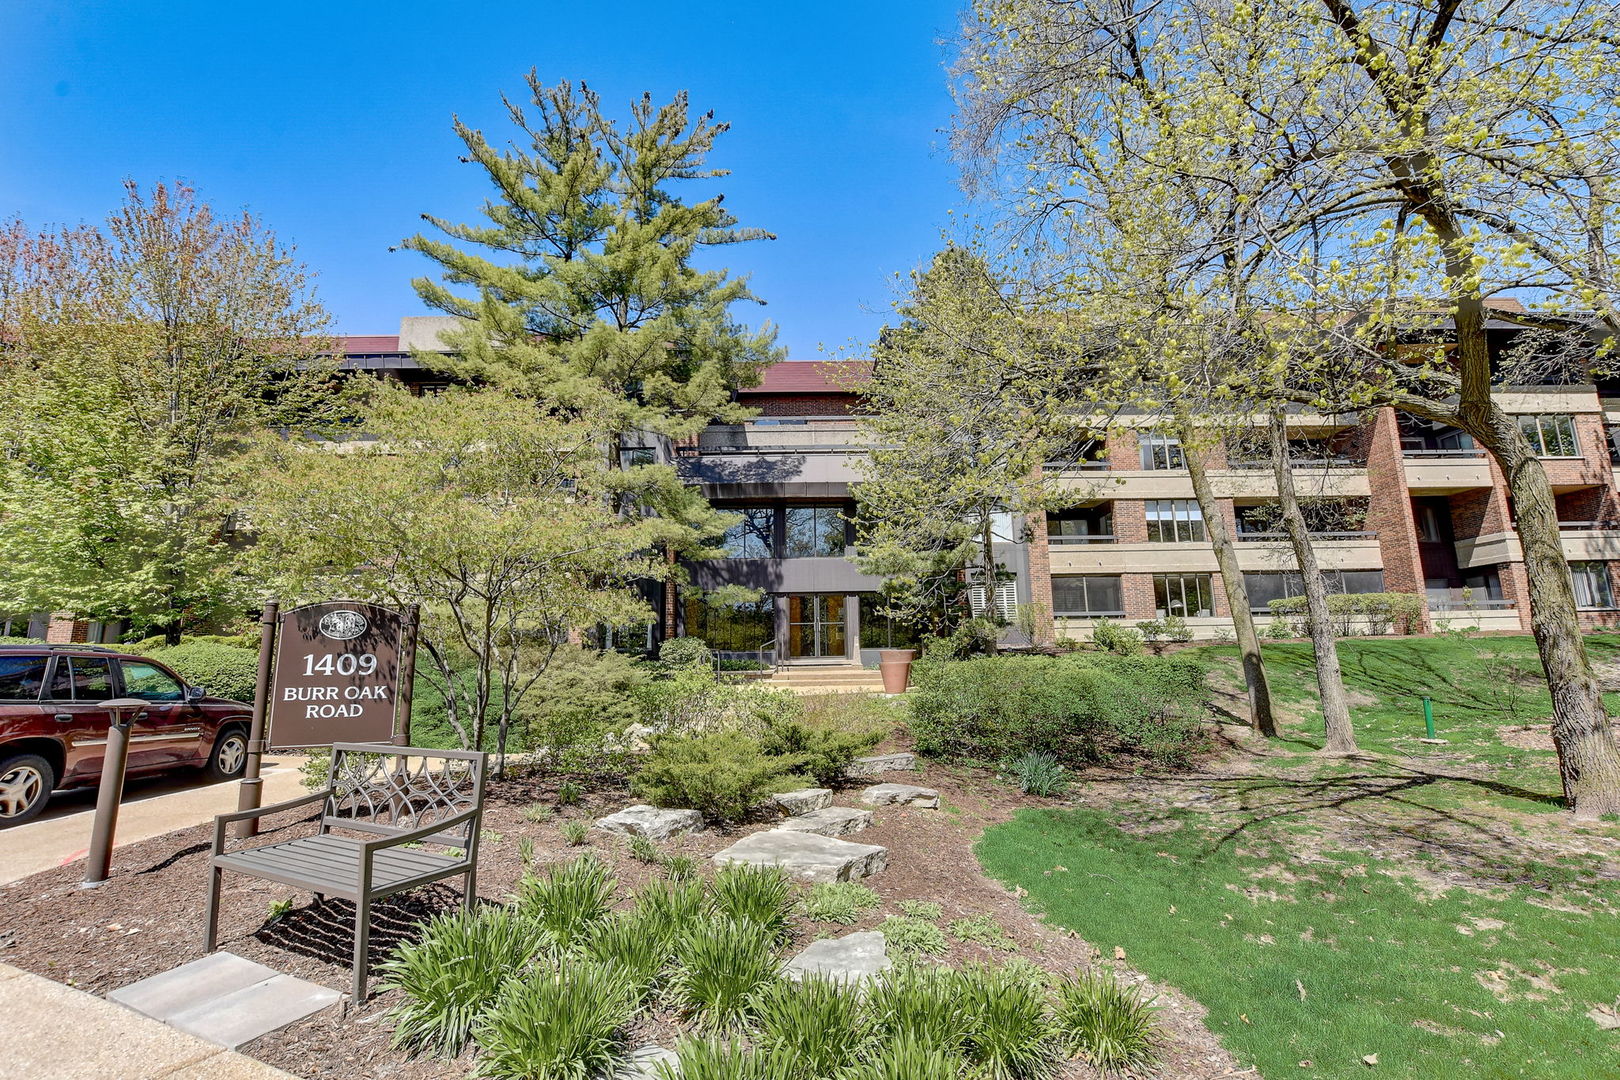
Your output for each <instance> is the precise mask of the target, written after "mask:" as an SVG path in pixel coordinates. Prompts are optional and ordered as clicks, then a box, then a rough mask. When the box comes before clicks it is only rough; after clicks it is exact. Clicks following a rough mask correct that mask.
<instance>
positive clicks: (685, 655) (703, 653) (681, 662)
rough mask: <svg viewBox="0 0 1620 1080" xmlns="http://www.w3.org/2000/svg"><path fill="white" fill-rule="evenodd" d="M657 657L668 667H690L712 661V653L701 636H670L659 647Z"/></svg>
mask: <svg viewBox="0 0 1620 1080" xmlns="http://www.w3.org/2000/svg"><path fill="white" fill-rule="evenodd" d="M658 659H659V660H661V661H662V662H663V663H666V664H668V665H669V666H670V667H691V666H694V665H697V664H711V663H713V662H714V653H712V652H710V651H709V646H708V643H707V642H705V641H704V640H703V639H702V638H695V637H678V638H670V639H669V640H668V641H666V642H664V644H663V645H661V646H660V647H659V649H658Z"/></svg>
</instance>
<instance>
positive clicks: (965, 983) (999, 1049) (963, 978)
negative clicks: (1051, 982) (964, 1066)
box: [956, 967, 1058, 1080]
mask: <svg viewBox="0 0 1620 1080" xmlns="http://www.w3.org/2000/svg"><path fill="white" fill-rule="evenodd" d="M956 982H957V989H958V995H959V997H958V1000H959V1001H960V1003H961V1007H962V1015H963V1018H964V1025H963V1026H964V1028H965V1030H966V1036H967V1038H966V1042H965V1045H964V1056H965V1057H966V1058H967V1059H968V1063H969V1064H970V1065H972V1066H973V1067H974V1068H975V1070H977V1071H976V1074H975V1075H979V1076H983V1077H986V1078H988V1080H1045V1078H1046V1077H1049V1076H1051V1075H1052V1074H1053V1072H1054V1071H1055V1070H1056V1067H1057V1058H1058V1054H1057V1050H1058V1046H1057V1041H1056V1039H1055V1038H1054V1037H1053V1029H1052V1021H1051V1018H1050V1017H1049V1016H1048V1015H1047V1011H1046V1003H1047V995H1046V987H1045V986H1043V985H1042V984H1041V983H1040V981H1039V980H1038V979H1037V978H1034V977H1031V973H1030V972H1029V970H1028V969H1027V968H1023V967H1019V968H1011V967H970V968H965V969H964V970H962V971H959V972H957V976H956Z"/></svg>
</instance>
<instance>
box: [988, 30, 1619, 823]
mask: <svg viewBox="0 0 1620 1080" xmlns="http://www.w3.org/2000/svg"><path fill="white" fill-rule="evenodd" d="M1615 14H1616V8H1615V5H1614V4H1612V3H1575V2H1573V0H1546V2H1534V3H1525V2H1513V0H1510V2H1508V3H1505V4H1499V5H1491V6H1486V5H1483V4H1477V3H1464V2H1462V0H1444V2H1442V3H1440V4H1438V5H1419V4H1415V3H1406V2H1394V3H1381V4H1372V3H1360V2H1354V0H1260V2H1258V3H1247V4H1239V5H1227V4H1219V3H1215V2H1213V0H1175V2H1171V3H1157V2H1155V3H1147V2H1143V0H1075V2H1072V3H1061V4H1059V3H1045V2H1041V0H1010V2H997V3H990V2H986V3H985V4H982V5H980V6H979V7H978V9H977V12H976V18H975V19H974V20H973V21H972V23H971V26H970V30H969V36H970V39H971V40H970V42H969V43H968V45H967V47H966V48H965V49H964V63H963V76H964V81H963V83H962V87H963V90H964V97H965V101H966V104H967V108H966V110H965V114H964V115H965V117H966V118H967V122H966V123H964V125H963V127H962V129H961V134H962V138H963V142H962V145H963V146H964V147H966V148H969V149H971V150H972V151H973V152H974V155H975V156H976V157H977V159H978V160H980V161H986V160H989V159H990V158H991V157H994V156H996V154H995V153H992V152H1000V151H1005V152H1006V153H1004V154H1001V155H1000V157H999V160H1000V163H1002V164H1014V165H1016V167H1017V173H1016V174H1017V176H1018V178H1019V179H1018V183H1017V191H1019V192H1020V193H1022V194H1021V196H1020V198H1019V199H1018V201H1017V204H1016V206H1014V207H1013V214H1012V216H1013V217H1014V218H1018V219H1021V220H1023V221H1024V222H1025V223H1027V224H1033V225H1038V226H1054V225H1058V226H1063V227H1064V231H1065V232H1066V233H1067V235H1066V237H1065V239H1066V240H1068V241H1070V242H1072V243H1073V245H1074V246H1073V247H1071V248H1070V253H1071V254H1072V255H1073V256H1074V257H1075V258H1076V259H1077V260H1078V261H1080V262H1082V263H1088V264H1095V261H1096V254H1097V253H1096V250H1095V248H1094V243H1095V241H1096V239H1097V236H1098V234H1097V233H1096V232H1095V231H1092V227H1093V225H1094V224H1095V222H1096V220H1097V218H1098V215H1100V216H1101V217H1102V218H1103V219H1109V218H1110V217H1111V216H1117V215H1120V214H1124V215H1125V218H1126V220H1134V219H1133V218H1132V217H1131V215H1130V213H1129V208H1130V207H1131V206H1133V205H1134V206H1141V207H1157V208H1160V209H1159V210H1158V211H1157V212H1158V213H1159V215H1160V217H1161V219H1170V218H1174V217H1176V216H1177V214H1176V212H1175V211H1176V208H1179V209H1180V210H1181V211H1182V215H1181V216H1182V218H1183V220H1184V221H1185V223H1186V224H1185V227H1184V229H1183V232H1182V235H1181V236H1180V237H1178V243H1177V244H1176V245H1173V246H1172V247H1170V248H1166V247H1164V246H1162V245H1159V244H1157V243H1154V242H1151V241H1152V239H1153V237H1154V236H1155V235H1156V234H1150V236H1149V242H1145V243H1144V242H1143V241H1142V238H1141V237H1137V236H1134V235H1132V234H1131V233H1129V232H1128V231H1127V232H1126V233H1124V234H1122V236H1121V237H1120V239H1122V240H1123V243H1122V244H1120V245H1119V246H1118V247H1117V248H1115V249H1114V250H1112V251H1110V252H1108V254H1107V256H1106V258H1107V260H1108V261H1110V262H1113V263H1117V262H1118V261H1119V260H1121V259H1135V260H1141V261H1145V262H1148V263H1150V264H1153V265H1154V267H1155V271H1156V272H1163V273H1169V274H1170V275H1171V276H1172V277H1173V278H1174V279H1175V280H1176V281H1177V282H1178V284H1181V285H1188V286H1191V287H1193V288H1195V289H1196V290H1199V291H1201V292H1203V293H1204V294H1205V295H1219V296H1222V297H1224V298H1225V299H1226V300H1227V302H1228V304H1227V306H1228V308H1229V310H1231V311H1232V312H1234V314H1236V315H1238V316H1240V317H1242V318H1244V319H1245V320H1246V321H1247V322H1249V323H1250V324H1251V325H1257V324H1258V323H1260V322H1262V321H1264V322H1265V333H1266V335H1267V337H1268V338H1269V339H1270V340H1271V341H1272V342H1274V343H1276V342H1279V341H1282V340H1283V339H1284V338H1285V337H1287V336H1292V343H1291V344H1289V345H1287V346H1285V347H1281V348H1276V349H1274V350H1272V351H1274V352H1275V354H1277V355H1283V356H1287V357H1288V358H1289V362H1290V373H1289V374H1290V378H1289V379H1288V380H1287V383H1286V386H1287V388H1288V389H1289V390H1290V391H1291V392H1292V393H1293V394H1294V396H1295V397H1296V399H1297V400H1300V401H1302V402H1308V403H1310V404H1313V405H1317V406H1319V407H1322V406H1325V407H1330V408H1344V407H1362V406H1377V405H1393V406H1395V407H1397V408H1399V409H1402V410H1404V411H1406V412H1409V413H1411V414H1413V415H1417V416H1420V417H1424V418H1426V419H1430V420H1434V421H1437V422H1440V423H1445V424H1452V425H1455V426H1457V427H1459V428H1461V429H1462V430H1464V431H1466V432H1468V433H1469V434H1470V435H1472V436H1473V437H1474V438H1475V439H1476V440H1477V441H1478V442H1479V443H1480V444H1481V445H1482V446H1484V447H1485V448H1486V449H1487V450H1489V451H1490V452H1491V454H1492V455H1493V456H1494V457H1495V458H1496V460H1497V461H1498V462H1499V463H1500V465H1501V466H1502V469H1503V472H1504V473H1505V474H1506V477H1507V481H1508V485H1509V490H1510V492H1511V494H1512V498H1513V501H1514V507H1515V512H1516V516H1517V523H1518V530H1519V535H1520V538H1521V540H1522V542H1523V547H1524V553H1525V567H1526V571H1527V575H1528V579H1529V587H1530V597H1531V605H1530V606H1531V622H1532V627H1533V630H1534V633H1535V637H1536V641H1537V645H1538V647H1539V650H1540V653H1541V658H1542V663H1543V667H1544V668H1545V670H1546V673H1547V677H1548V682H1549V685H1550V687H1551V689H1552V695H1553V703H1554V721H1553V737H1554V741H1555V743H1556V745H1557V747H1558V750H1559V757H1560V762H1561V766H1562V774H1563V780H1564V787H1565V793H1566V796H1567V797H1568V799H1569V801H1570V803H1571V804H1572V805H1573V806H1574V808H1575V810H1576V811H1577V813H1579V814H1581V815H1593V814H1601V813H1607V812H1613V811H1616V810H1620V754H1617V752H1616V748H1615V745H1614V741H1613V738H1612V736H1611V733H1610V730H1609V725H1608V721H1607V717H1606V715H1605V713H1604V710H1603V706H1602V701H1601V698H1600V696H1599V694H1598V688H1597V684H1596V682H1595V680H1594V679H1593V677H1592V672H1591V668H1590V665H1589V663H1588V661H1587V657H1586V654H1585V650H1584V647H1583V645H1582V642H1581V638H1580V634H1579V622H1578V618H1577V615H1576V609H1575V602H1574V596H1573V590H1572V587H1571V582H1570V578H1569V574H1568V570H1567V567H1566V565H1565V563H1564V559H1563V554H1562V548H1561V545H1560V542H1559V537H1558V528H1557V515H1556V510H1555V506H1554V501H1553V498H1552V491H1551V488H1550V486H1549V484H1548V482H1547V477H1546V473H1545V471H1544V470H1543V468H1542V466H1541V464H1540V462H1539V461H1538V460H1537V459H1536V456H1535V453H1534V451H1533V449H1532V448H1531V447H1530V445H1529V443H1528V442H1527V440H1526V439H1525V437H1524V435H1523V433H1522V432H1521V430H1520V427H1519V425H1518V423H1517V422H1516V421H1515V418H1514V417H1512V416H1511V415H1509V414H1508V413H1506V412H1505V411H1504V410H1503V409H1502V408H1501V406H1500V402H1499V401H1498V400H1497V399H1496V398H1494V397H1493V390H1494V389H1496V388H1498V387H1500V386H1501V385H1502V384H1503V383H1504V382H1511V381H1513V379H1514V378H1515V373H1514V370H1513V369H1514V365H1513V364H1509V365H1507V366H1506V367H1502V366H1499V365H1498V364H1497V363H1495V362H1493V361H1495V360H1496V359H1498V358H1497V357H1494V356H1493V350H1492V348H1491V342H1490V340H1489V337H1488V328H1487V325H1486V321H1487V319H1486V313H1487V310H1488V308H1489V305H1490V303H1491V302H1492V301H1493V300H1496V299H1499V298H1502V297H1506V296H1513V295H1514V294H1518V295H1519V296H1521V297H1523V298H1524V299H1525V300H1526V301H1528V303H1529V305H1530V306H1531V307H1532V308H1533V309H1538V310H1539V313H1538V311H1535V310H1533V311H1532V313H1531V315H1530V316H1529V317H1530V318H1532V319H1534V320H1535V321H1538V322H1543V323H1547V324H1550V325H1554V326H1556V325H1557V324H1558V323H1560V322H1563V323H1568V322H1569V318H1568V315H1567V312H1569V311H1596V312H1598V313H1599V315H1600V316H1601V317H1602V318H1603V319H1605V320H1607V321H1609V322H1610V323H1611V324H1613V323H1614V322H1616V321H1617V320H1615V318H1614V315H1613V311H1614V305H1613V303H1612V298H1613V297H1614V296H1615V295H1617V294H1616V291H1615V288H1614V285H1615V282H1614V280H1613V276H1612V267H1613V265H1614V259H1613V257H1612V255H1613V253H1612V250H1611V248H1612V242H1611V240H1610V236H1611V235H1612V233H1613V229H1614V224H1615V215H1616V213H1617V212H1620V211H1617V210H1616V206H1615V202H1614V200H1613V198H1612V194H1611V193H1610V191H1609V190H1608V185H1609V180H1608V179H1607V178H1608V177H1609V176H1610V175H1612V173H1613V167H1614V165H1615V163H1616V162H1617V161H1620V152H1617V148H1620V111H1617V108H1616V105H1615V102H1616V101H1617V100H1620V95H1617V93H1616V91H1617V89H1620V44H1617V39H1616V38H1615V37H1614V36H1613V35H1612V30H1611V28H1612V25H1613V22H1614V16H1615ZM1071 224H1072V225H1073V226H1074V227H1073V228H1069V227H1068V226H1070V225H1071ZM1179 294H1180V293H1179V290H1178V295H1179ZM1261 312H1265V313H1266V320H1262V319H1260V317H1259V313H1261ZM1284 316H1286V317H1284ZM1268 320H1269V321H1268ZM1290 323H1292V324H1293V325H1292V327H1291V328H1290V326H1289V324H1290ZM1424 332H1428V334H1429V336H1428V340H1429V341H1431V342H1434V344H1433V345H1432V346H1431V347H1430V348H1428V349H1427V350H1426V351H1421V352H1419V351H1414V349H1413V348H1412V347H1411V346H1412V344H1413V341H1414V337H1415V335H1421V334H1423V333H1424ZM1418 340H1421V338H1418ZM1537 351H1538V353H1539V352H1543V351H1544V350H1537ZM1520 378H1521V381H1522V376H1521V377H1520Z"/></svg>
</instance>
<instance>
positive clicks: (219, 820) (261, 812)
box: [214, 788, 332, 855]
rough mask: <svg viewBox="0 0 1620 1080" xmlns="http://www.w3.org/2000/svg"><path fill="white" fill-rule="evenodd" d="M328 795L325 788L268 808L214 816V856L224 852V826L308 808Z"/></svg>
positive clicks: (262, 807) (329, 790)
mask: <svg viewBox="0 0 1620 1080" xmlns="http://www.w3.org/2000/svg"><path fill="white" fill-rule="evenodd" d="M330 794H332V790H331V789H330V788H327V789H326V790H324V791H316V792H312V793H311V794H309V795H302V796H300V797H298V798H296V799H287V800H286V801H285V802H278V803H271V804H270V805H269V806H260V807H257V808H255V809H252V810H237V811H235V812H234V813H230V814H216V815H215V816H214V854H215V855H219V854H221V853H222V852H224V850H225V826H227V825H229V824H231V823H232V822H234V821H247V820H248V819H249V818H261V817H264V816H265V815H267V814H277V813H280V812H281V811H283V810H291V809H293V808H294V807H298V806H308V805H310V804H311V803H315V802H320V801H322V800H324V799H325V798H326V797H327V796H328V795H330Z"/></svg>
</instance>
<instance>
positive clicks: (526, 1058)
mask: <svg viewBox="0 0 1620 1080" xmlns="http://www.w3.org/2000/svg"><path fill="white" fill-rule="evenodd" d="M637 1002H638V997H637V994H636V991H635V987H634V986H633V985H632V983H631V981H630V979H629V978H628V977H627V976H626V974H625V973H624V972H623V971H622V970H620V969H618V968H615V967H613V966H611V965H609V964H604V963H601V962H600V961H596V960H586V959H580V958H578V957H570V958H568V959H567V960H548V961H546V962H544V963H541V964H539V965H537V966H536V967H534V968H533V969H532V970H530V971H528V972H527V973H525V974H523V975H521V976H518V977H517V978H513V979H510V980H508V981H507V983H506V984H505V985H504V986H503V987H502V988H501V992H500V994H499V996H497V998H496V999H495V1004H494V1006H493V1007H492V1008H491V1009H490V1010H489V1011H488V1012H487V1013H486V1014H485V1015H484V1016H483V1017H482V1018H481V1019H480V1020H479V1022H478V1026H477V1037H478V1046H479V1054H478V1060H477V1062H476V1065H475V1067H474V1069H473V1075H474V1076H481V1077H491V1078H493V1080H542V1078H543V1080H595V1078H597V1077H602V1076H612V1075H613V1072H614V1069H615V1067H616V1066H617V1065H618V1063H619V1061H620V1059H621V1058H622V1056H623V1052H624V1041H623V1035H622V1031H623V1028H624V1027H625V1025H626V1024H628V1023H629V1022H630V1020H631V1018H632V1017H633V1016H634V1015H635V1011H636V1005H637Z"/></svg>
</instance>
